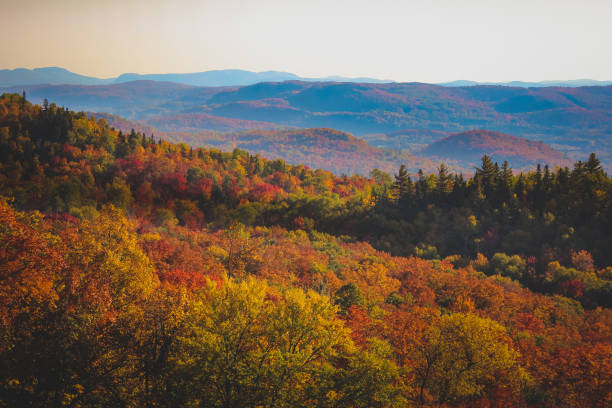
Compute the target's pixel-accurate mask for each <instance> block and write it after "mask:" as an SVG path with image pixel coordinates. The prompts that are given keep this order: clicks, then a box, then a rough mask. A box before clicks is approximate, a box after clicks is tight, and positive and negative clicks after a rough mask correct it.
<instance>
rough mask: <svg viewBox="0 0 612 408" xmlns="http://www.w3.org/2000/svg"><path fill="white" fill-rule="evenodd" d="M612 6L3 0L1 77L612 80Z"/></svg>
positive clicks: (519, 1)
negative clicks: (35, 72) (270, 73)
mask: <svg viewBox="0 0 612 408" xmlns="http://www.w3.org/2000/svg"><path fill="white" fill-rule="evenodd" d="M611 17H612V0H577V1H568V0H511V1H501V0H404V1H391V0H368V1H362V0H352V1H343V0H336V1H334V0H327V1H320V0H307V1H303V0H259V1H244V0H218V1H217V0H201V1H196V0H173V1H162V0H146V1H141V0H133V1H132V0H104V1H102V0H100V1H90V0H28V1H24V0H0V38H2V39H3V40H2V41H1V42H0V69H3V68H4V69H6V68H8V69H13V68H18V67H23V68H36V67H45V66H60V67H63V68H66V69H69V70H71V71H73V72H77V73H79V74H83V75H90V76H96V77H103V78H106V77H114V76H117V75H119V74H121V73H125V72H137V73H141V74H149V73H168V72H172V73H180V72H200V71H206V70H211V69H227V68H236V69H246V70H251V71H266V70H277V71H288V72H292V73H295V74H298V75H301V76H304V77H325V76H329V75H342V76H349V77H360V76H367V77H373V78H379V79H390V80H395V81H402V82H404V81H419V82H444V81H452V80H459V79H469V80H476V81H510V80H522V81H539V80H567V79H582V78H590V79H598V80H612V45H611V44H612V23H611V22H610V18H611Z"/></svg>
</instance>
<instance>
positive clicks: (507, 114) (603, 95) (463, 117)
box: [6, 81, 612, 168]
mask: <svg viewBox="0 0 612 408" xmlns="http://www.w3.org/2000/svg"><path fill="white" fill-rule="evenodd" d="M21 89H25V90H26V92H27V94H28V97H29V98H31V99H32V100H34V101H35V102H38V103H40V102H42V99H43V98H45V97H46V98H48V99H49V100H54V101H56V102H57V103H58V104H60V105H65V106H68V107H70V108H73V109H79V110H88V111H94V112H109V113H112V114H117V115H121V116H123V117H125V118H127V119H131V120H137V121H139V122H142V123H149V121H150V122H151V123H155V127H156V128H164V129H168V130H172V131H185V130H190V131H191V130H196V131H200V130H204V131H208V130H214V131H243V130H244V129H245V128H246V127H249V126H251V125H249V124H253V126H252V127H250V128H257V129H261V128H274V127H276V128H287V127H295V128H313V127H317V128H319V127H322V128H334V129H338V130H341V131H344V132H348V133H351V134H354V135H355V136H358V137H364V138H365V139H367V140H368V141H369V143H370V144H372V145H375V146H377V147H385V148H389V147H391V148H395V149H402V150H408V151H416V150H419V149H422V148H423V147H424V146H426V145H428V144H430V143H432V142H434V141H435V140H437V139H439V138H441V137H443V136H444V135H448V134H452V133H458V132H463V131H468V130H471V129H489V130H492V131H497V132H503V133H508V134H512V135H515V136H518V137H523V138H526V139H531V140H536V141H541V142H545V143H547V144H549V145H550V146H551V147H553V148H555V149H557V150H560V151H562V152H563V153H565V154H566V155H568V157H569V158H571V159H573V160H578V159H584V157H586V156H587V155H588V154H589V153H591V152H596V153H597V154H598V156H600V157H601V159H602V162H603V163H604V165H605V166H606V168H611V167H610V166H611V165H612V138H610V135H612V86H592V87H575V88H563V87H544V88H519V87H506V86H484V85H483V86H466V87H443V86H437V85H428V84H419V83H403V84H399V83H387V84H367V83H336V82H305V81H286V82H271V83H258V84H255V85H251V86H244V87H215V88H210V87H194V86H190V85H183V84H176V83H172V82H157V81H132V82H126V83H121V84H111V85H96V86H82V85H80V86H76V85H44V86H42V85H35V86H27V87H13V88H8V89H6V90H8V91H11V92H21ZM198 118H199V119H198ZM216 118H225V119H216ZM228 119H230V120H228ZM244 121H247V122H244ZM264 124H265V125H264Z"/></svg>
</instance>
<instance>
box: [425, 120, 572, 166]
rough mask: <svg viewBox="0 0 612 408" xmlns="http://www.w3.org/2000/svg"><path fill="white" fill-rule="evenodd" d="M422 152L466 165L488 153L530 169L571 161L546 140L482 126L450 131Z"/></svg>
mask: <svg viewBox="0 0 612 408" xmlns="http://www.w3.org/2000/svg"><path fill="white" fill-rule="evenodd" d="M419 154H422V155H424V156H427V157H429V158H430V159H432V160H435V159H436V158H439V159H444V160H453V161H456V162H457V163H458V164H459V165H461V166H463V167H465V168H471V167H474V166H477V165H478V164H479V163H480V159H481V157H482V156H483V155H485V154H486V155H488V156H490V157H491V158H492V159H493V160H494V161H497V162H498V163H499V164H500V165H501V163H502V162H503V161H504V160H507V161H508V163H509V164H510V166H511V167H513V168H515V169H523V168H530V169H531V168H533V167H534V166H535V165H537V164H541V165H545V164H548V165H549V166H550V167H552V168H554V167H555V166H561V167H564V166H569V165H570V164H571V163H570V161H569V160H568V159H567V157H566V156H565V155H564V154H563V153H561V152H559V151H558V150H555V149H553V148H552V147H550V146H548V145H546V144H545V143H541V142H535V141H532V140H527V139H524V138H521V137H516V136H512V135H508V134H504V133H500V132H492V131H490V130H482V129H480V130H471V131H468V132H462V133H457V134H453V135H450V136H448V137H445V138H443V139H441V140H438V141H436V142H434V143H432V144H431V145H429V146H427V147H426V148H425V149H423V150H421V151H420V152H419Z"/></svg>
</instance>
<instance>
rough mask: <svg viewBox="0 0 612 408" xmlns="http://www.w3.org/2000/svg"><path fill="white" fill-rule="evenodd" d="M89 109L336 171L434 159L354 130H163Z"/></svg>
mask: <svg viewBox="0 0 612 408" xmlns="http://www.w3.org/2000/svg"><path fill="white" fill-rule="evenodd" d="M91 115H92V116H95V117H96V118H98V119H100V118H103V119H105V120H106V121H107V122H108V123H109V124H110V125H111V126H112V127H114V128H115V129H117V130H122V131H130V130H131V129H135V130H136V131H140V132H144V133H145V134H147V135H151V134H154V135H155V136H156V138H163V139H164V140H167V141H171V142H175V143H187V144H188V145H190V146H193V147H202V146H205V147H214V148H216V149H219V150H222V151H232V150H233V149H235V148H239V149H243V150H247V151H249V152H251V153H254V154H259V155H261V156H262V157H266V158H269V159H277V158H280V159H283V160H285V161H286V162H287V163H291V164H304V165H307V166H309V167H311V168H321V169H325V170H329V171H332V172H334V173H336V174H349V175H350V174H363V175H367V174H369V173H370V171H372V170H373V169H375V168H377V169H379V170H383V171H386V172H389V173H393V172H396V171H397V169H398V168H399V166H400V165H402V164H404V165H406V166H407V167H408V168H409V169H410V170H411V171H414V172H416V171H417V170H418V169H424V170H426V171H433V170H434V169H435V164H434V163H433V162H431V161H429V160H428V159H427V158H422V157H417V156H415V155H412V154H409V153H405V152H398V151H395V150H392V149H381V148H378V147H374V146H371V145H369V144H368V143H366V142H365V141H364V140H361V139H359V138H356V137H355V136H353V135H350V134H348V133H345V132H340V131H337V130H334V129H326V128H314V129H295V130H266V128H265V124H264V126H262V125H261V124H256V125H259V126H262V127H260V128H259V129H261V130H251V131H247V132H215V131H204V130H199V131H167V130H166V131H164V129H159V128H154V127H152V126H150V125H144V124H142V123H138V122H133V121H129V120H126V119H123V118H121V117H119V116H116V115H109V114H104V113H94V114H91ZM218 119H221V121H220V122H219V123H214V126H215V127H220V128H223V127H224V126H226V124H225V123H224V122H223V121H222V119H223V118H208V119H204V120H211V121H213V122H214V121H216V120H218ZM193 120H198V119H193ZM149 123H151V122H149ZM228 126H229V127H230V128H232V127H233V126H236V127H240V122H238V123H237V124H229V125H228Z"/></svg>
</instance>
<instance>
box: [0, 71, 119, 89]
mask: <svg viewBox="0 0 612 408" xmlns="http://www.w3.org/2000/svg"><path fill="white" fill-rule="evenodd" d="M112 81H113V80H112V79H100V78H94V77H88V76H84V75H79V74H75V73H74V72H70V71H68V70H66V69H64V68H58V67H47V68H35V69H26V68H17V69H1V70H0V87H8V86H17V85H37V84H53V85H59V84H76V85H102V84H106V83H111V82H112Z"/></svg>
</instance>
